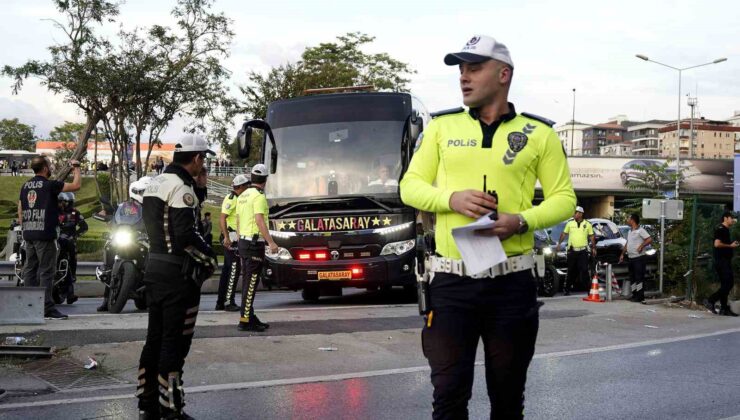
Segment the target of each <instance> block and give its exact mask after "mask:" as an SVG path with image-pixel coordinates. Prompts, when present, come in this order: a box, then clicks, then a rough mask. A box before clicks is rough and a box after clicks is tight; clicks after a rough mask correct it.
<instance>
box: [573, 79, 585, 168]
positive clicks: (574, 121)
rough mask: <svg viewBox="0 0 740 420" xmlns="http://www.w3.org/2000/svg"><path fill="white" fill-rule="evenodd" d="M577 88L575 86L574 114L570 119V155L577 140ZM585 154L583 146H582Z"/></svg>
mask: <svg viewBox="0 0 740 420" xmlns="http://www.w3.org/2000/svg"><path fill="white" fill-rule="evenodd" d="M575 136H576V88H573V116H572V117H571V119H570V155H571V156H573V144H574V143H575V142H576V137H575ZM581 154H583V146H581Z"/></svg>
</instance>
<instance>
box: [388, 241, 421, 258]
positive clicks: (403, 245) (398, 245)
mask: <svg viewBox="0 0 740 420" xmlns="http://www.w3.org/2000/svg"><path fill="white" fill-rule="evenodd" d="M414 245H416V239H409V240H406V241H399V242H391V243H389V244H386V245H385V246H384V247H383V249H382V250H381V251H380V255H391V254H396V255H403V254H405V253H407V252H409V251H411V250H412V249H414Z"/></svg>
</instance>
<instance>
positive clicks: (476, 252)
mask: <svg viewBox="0 0 740 420" xmlns="http://www.w3.org/2000/svg"><path fill="white" fill-rule="evenodd" d="M489 214H490V213H489ZM495 223H496V222H495V221H494V220H491V219H490V218H489V217H488V215H485V216H483V217H481V218H480V219H478V220H476V221H475V222H473V223H470V224H467V225H465V226H460V227H457V228H454V229H452V237H453V238H454V239H455V244H456V245H457V249H458V250H459V251H460V255H462V259H463V262H464V263H465V269H466V271H467V273H468V274H478V273H480V272H482V271H484V270H488V269H489V268H491V267H493V266H494V265H496V264H500V263H502V262H504V261H505V260H506V252H504V247H503V245H501V240H500V239H499V238H498V236H483V235H480V234H476V233H475V231H476V230H480V229H491V228H493V226H494V224H495Z"/></svg>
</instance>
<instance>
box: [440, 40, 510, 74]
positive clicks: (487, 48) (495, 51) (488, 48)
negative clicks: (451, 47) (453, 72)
mask: <svg viewBox="0 0 740 420" xmlns="http://www.w3.org/2000/svg"><path fill="white" fill-rule="evenodd" d="M490 59H494V60H497V61H500V62H502V63H506V64H508V65H509V66H511V68H514V62H513V61H512V60H511V55H509V49H508V48H506V45H504V44H502V43H500V42H498V41H496V40H495V39H493V38H491V37H490V36H486V35H475V36H473V37H472V38H470V40H469V41H468V42H467V43H466V44H465V45H464V46H463V47H462V49H461V50H460V52H454V53H449V54H447V55H446V56H445V64H447V65H448V66H456V65H458V64H460V63H482V62H484V61H487V60H490Z"/></svg>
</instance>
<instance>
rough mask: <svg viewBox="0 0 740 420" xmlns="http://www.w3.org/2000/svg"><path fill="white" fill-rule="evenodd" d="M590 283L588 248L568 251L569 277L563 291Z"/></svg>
mask: <svg viewBox="0 0 740 420" xmlns="http://www.w3.org/2000/svg"><path fill="white" fill-rule="evenodd" d="M579 284H580V285H584V284H588V250H586V249H584V250H583V251H568V277H567V279H566V281H565V284H564V285H563V291H570V290H571V289H572V288H573V286H576V285H579Z"/></svg>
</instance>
